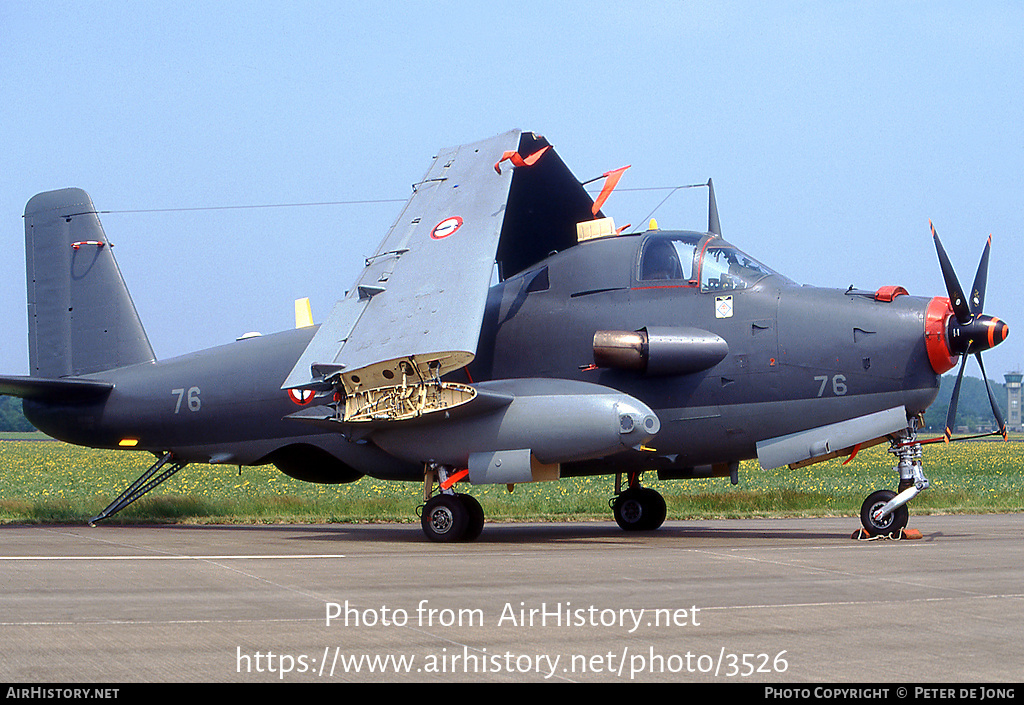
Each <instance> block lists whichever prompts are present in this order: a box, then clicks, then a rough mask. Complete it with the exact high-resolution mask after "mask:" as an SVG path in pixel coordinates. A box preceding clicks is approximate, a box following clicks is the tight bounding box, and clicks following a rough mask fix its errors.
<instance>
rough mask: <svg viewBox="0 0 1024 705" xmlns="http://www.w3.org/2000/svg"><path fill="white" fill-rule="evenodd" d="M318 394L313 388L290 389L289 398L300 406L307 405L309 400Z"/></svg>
mask: <svg viewBox="0 0 1024 705" xmlns="http://www.w3.org/2000/svg"><path fill="white" fill-rule="evenodd" d="M314 396H316V392H314V391H313V390H312V389H289V390H288V398H289V399H291V400H292V401H293V402H294V403H296V404H298V405H299V406H305V405H306V404H308V403H309V402H311V401H313V397H314Z"/></svg>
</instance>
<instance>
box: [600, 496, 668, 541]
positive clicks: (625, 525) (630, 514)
mask: <svg viewBox="0 0 1024 705" xmlns="http://www.w3.org/2000/svg"><path fill="white" fill-rule="evenodd" d="M666 512H667V510H666V507H665V498H664V497H662V496H661V494H659V493H658V492H656V491H655V490H652V489H650V488H647V487H638V488H633V489H628V490H626V491H625V492H623V493H622V494H620V495H619V496H618V497H616V498H615V501H614V502H613V503H612V513H613V514H614V516H615V523H616V524H618V525H619V528H621V529H622V530H623V531H653V530H654V529H657V528H658V527H659V526H661V525H662V523H663V522H664V521H665V514H666Z"/></svg>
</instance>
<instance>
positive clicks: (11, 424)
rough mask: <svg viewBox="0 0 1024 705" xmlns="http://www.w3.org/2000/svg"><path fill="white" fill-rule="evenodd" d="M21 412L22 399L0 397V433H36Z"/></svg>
mask: <svg viewBox="0 0 1024 705" xmlns="http://www.w3.org/2000/svg"><path fill="white" fill-rule="evenodd" d="M34 430H35V428H34V427H33V426H32V424H30V423H29V422H28V419H26V418H25V414H24V413H22V411H21V399H18V398H17V397H0V431H34Z"/></svg>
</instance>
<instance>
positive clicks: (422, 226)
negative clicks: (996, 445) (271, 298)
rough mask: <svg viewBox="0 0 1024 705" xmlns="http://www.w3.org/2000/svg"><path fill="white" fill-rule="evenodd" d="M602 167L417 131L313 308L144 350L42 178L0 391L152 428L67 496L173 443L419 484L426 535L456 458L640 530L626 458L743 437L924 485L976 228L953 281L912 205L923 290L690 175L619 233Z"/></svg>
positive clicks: (544, 147) (79, 227) (148, 478)
mask: <svg viewBox="0 0 1024 705" xmlns="http://www.w3.org/2000/svg"><path fill="white" fill-rule="evenodd" d="M618 173H621V170H618V171H617V172H616V173H615V174H616V176H615V178H617V174H618ZM612 174H613V173H612V172H609V175H608V176H609V177H610V178H609V181H611V176H612ZM609 186H610V183H609V184H607V185H606V189H605V190H604V191H603V192H602V195H601V196H600V197H599V198H598V199H597V201H596V202H595V200H594V199H592V197H591V196H590V195H589V194H588V192H587V191H586V190H585V189H584V187H583V184H581V183H580V181H578V180H577V179H576V178H575V177H574V176H573V175H572V173H571V172H570V171H569V169H568V168H567V167H566V166H565V164H564V163H563V162H562V161H561V159H560V158H559V156H558V155H557V153H556V152H555V151H554V149H552V148H551V146H550V144H548V142H547V141H546V140H545V139H544V138H543V137H540V136H538V135H536V134H533V133H526V132H520V131H518V130H517V131H511V132H508V133H505V134H502V135H498V136H496V137H493V138H490V139H487V140H483V141H481V142H477V143H473V144H468V145H463V146H460V147H457V148H453V149H446V150H443V151H442V152H441V153H440V154H439V155H438V156H437V157H436V158H435V160H434V162H433V164H432V166H431V167H430V169H429V170H428V171H427V173H426V175H425V176H424V177H423V179H422V180H421V181H419V182H418V183H417V184H415V185H414V187H413V195H412V197H411V198H410V199H409V201H408V203H407V204H406V206H405V208H404V209H403V210H402V212H401V214H400V215H399V216H398V219H397V220H396V221H395V223H394V225H393V226H392V227H391V229H390V231H389V232H388V234H387V235H386V237H385V238H384V240H383V242H382V243H381V245H380V246H379V247H378V248H377V250H376V252H375V253H374V254H373V255H371V256H370V257H367V258H366V260H365V268H364V269H363V271H362V273H361V275H360V276H359V278H358V280H357V281H356V282H355V284H354V285H353V286H352V288H351V289H350V290H349V291H348V292H346V293H345V295H344V297H343V298H342V299H341V300H339V301H338V302H337V304H336V305H335V306H334V309H333V310H332V312H331V313H330V315H329V317H328V318H327V319H326V321H325V322H324V323H322V324H321V325H319V326H314V325H311V321H307V323H310V325H303V326H301V327H299V326H297V327H296V328H295V329H293V330H288V331H284V332H281V333H277V334H274V335H266V336H258V337H250V338H243V339H239V340H237V341H235V342H233V343H230V344H228V345H224V346H221V347H216V348H213V349H210V350H205V351H202V352H197V353H194V354H190V355H186V356H183V357H177V358H173V359H170V360H157V359H156V357H155V356H154V354H153V350H152V348H151V346H150V344H149V340H148V338H147V336H146V333H145V331H144V330H143V327H142V323H141V322H140V320H139V316H138V314H137V313H136V310H135V306H134V304H133V303H132V300H131V297H130V296H129V293H128V290H127V288H126V286H125V284H124V281H123V279H122V278H121V273H120V271H119V269H118V267H117V264H116V262H115V261H114V255H113V252H112V250H111V247H110V243H109V242H108V241H107V238H106V235H105V234H104V232H103V229H102V227H101V225H100V222H99V219H98V217H97V213H96V210H95V208H94V206H93V204H92V201H91V199H90V198H89V196H88V195H87V194H86V193H85V192H84V191H81V190H79V189H66V190H61V191H51V192H48V193H41V194H39V195H37V196H35V197H34V198H32V199H31V200H30V201H29V202H28V205H27V206H26V209H25V241H26V251H27V252H26V255H27V273H28V312H29V351H30V365H31V371H30V374H29V375H28V376H3V377H0V393H4V394H10V395H16V396H20V397H22V398H23V400H24V410H25V414H26V415H27V416H28V418H29V419H30V420H31V421H32V423H33V424H35V425H36V427H38V428H39V429H41V430H43V431H45V432H46V433H48V434H50V435H52V436H55V437H57V438H60V439H62V440H65V441H67V442H70V443H76V444H80V445H85V446H91V447H96V448H130V449H137V450H139V449H141V450H147V451H150V452H152V453H154V454H156V456H157V460H156V462H155V463H154V464H153V465H152V466H151V467H150V468H149V469H148V470H147V471H146V472H145V473H143V475H142V476H141V477H140V478H139V479H138V480H137V481H136V482H135V483H133V484H132V486H130V487H129V488H127V489H126V490H125V492H124V493H122V495H121V496H120V497H118V498H117V499H116V500H115V501H114V502H113V503H112V504H111V505H110V506H109V507H108V508H107V509H106V510H104V512H103V513H101V514H100V515H98V516H97V517H94V519H93V521H99V520H101V519H104V518H106V517H109V516H110V515H112V514H114V513H115V512H117V511H120V510H121V509H122V508H124V507H125V506H127V505H128V504H129V503H131V502H132V501H134V500H135V499H136V498H138V497H139V496H141V495H142V494H143V493H145V492H147V491H149V490H150V489H152V488H153V487H155V486H156V485H158V484H159V483H160V482H162V481H163V480H165V479H166V478H167V477H170V476H171V475H173V474H174V473H175V472H177V471H178V470H180V469H181V468H182V467H184V466H185V465H187V464H189V463H224V464H237V465H261V464H267V463H273V464H274V465H276V466H277V467H278V468H279V469H280V470H281V471H282V472H284V473H286V474H288V475H290V476H292V477H295V478H298V479H301V480H305V481H309V482H318V483H342V482H352V481H355V480H358V479H359V478H360V477H362V476H363V475H370V476H372V477H376V478H382V479H386V480H405V481H416V482H421V483H423V485H424V505H423V507H422V509H421V518H422V526H423V530H424V532H425V533H426V535H427V536H428V537H429V538H430V539H432V540H436V541H461V540H472V539H474V538H476V537H477V536H478V535H479V534H480V531H481V530H482V528H483V524H484V516H483V511H482V510H481V508H480V504H479V502H477V501H476V500H475V499H473V497H472V496H471V495H469V494H466V493H462V492H458V491H457V483H459V482H466V481H468V483H469V484H470V485H480V484H503V485H508V486H510V488H511V486H512V485H515V484H518V483H522V482H531V481H541V480H556V479H558V478H564V477H572V476H579V475H593V474H614V475H615V476H616V481H615V497H614V501H613V502H612V509H613V514H614V517H615V519H616V521H617V522H618V524H619V525H620V526H621V527H622V528H623V529H626V530H652V529H656V528H657V527H659V526H660V525H661V523H662V522H663V521H664V519H665V513H666V512H665V502H664V499H663V498H662V497H661V495H660V494H659V493H657V492H655V491H654V490H652V489H650V488H645V487H643V486H642V485H641V476H642V474H643V473H645V472H656V473H657V476H658V477H659V478H663V479H682V478H698V477H731V479H732V481H733V483H736V482H737V475H738V468H739V463H740V461H741V460H744V459H751V458H757V459H758V460H759V462H760V465H761V466H762V467H763V468H766V469H767V468H776V467H782V466H784V465H789V466H791V467H797V466H801V465H804V464H809V463H814V462H819V461H822V460H825V459H829V458H835V457H839V456H851V457H852V456H853V455H855V454H856V452H857V451H858V450H859V449H861V448H865V447H868V446H870V445H874V444H878V443H885V442H888V443H889V445H890V452H891V453H892V454H893V455H894V456H895V458H896V470H897V472H898V475H899V484H898V486H897V489H896V490H895V491H893V490H889V489H882V490H879V491H877V492H874V493H873V494H871V495H870V496H869V497H868V498H867V499H866V500H865V502H864V505H863V509H862V512H861V519H862V523H863V525H864V529H865V531H866V532H867V533H868V534H870V535H873V536H874V535H881V534H890V533H894V532H898V531H900V530H901V529H903V528H904V527H905V526H906V525H907V521H908V510H907V503H908V502H909V501H910V500H911V499H913V498H914V497H915V496H916V495H917V494H918V493H919V492H920V491H922V490H923V489H925V488H927V487H928V480H927V478H926V477H925V474H924V471H923V469H922V463H921V457H922V444H924V443H927V442H928V440H920V439H919V438H918V430H919V429H920V427H921V415H922V413H923V412H924V410H925V408H926V407H928V405H929V404H931V403H932V402H933V401H934V400H935V397H936V395H937V392H938V387H939V376H940V375H941V373H943V372H945V371H947V370H949V369H951V368H952V367H953V366H955V364H956V361H957V359H958V358H962V359H963V363H962V364H961V367H960V376H958V379H957V389H956V391H955V392H954V394H953V399H952V402H951V404H950V408H949V412H948V419H947V431H946V434H945V437H944V438H942V439H941V440H947V439H948V438H949V429H951V428H952V427H953V420H954V418H955V414H956V400H957V397H958V392H959V380H960V377H961V376H962V375H963V369H964V364H965V363H966V360H967V357H968V356H969V355H974V356H975V357H976V359H977V360H978V363H979V365H980V364H981V352H982V351H983V350H986V349H988V348H990V347H992V346H994V345H996V344H998V343H999V342H1001V341H1002V340H1003V339H1004V338H1005V337H1006V335H1007V330H1008V329H1007V326H1006V324H1005V323H1003V322H1002V321H1000V320H998V319H996V318H994V317H991V316H987V315H985V314H983V313H982V309H983V302H984V296H985V281H986V277H987V268H988V255H989V247H990V244H986V246H985V249H984V254H983V256H982V260H981V265H980V266H979V268H978V273H977V277H976V279H975V281H974V286H973V288H972V290H971V297H970V298H969V299H968V298H967V297H965V296H964V293H963V291H962V289H961V288H960V285H959V283H958V280H957V277H956V275H955V274H954V272H953V268H952V266H951V265H950V263H949V260H948V258H947V257H946V254H945V252H944V251H943V249H942V245H941V243H940V242H939V238H938V235H936V234H934V229H933V237H934V241H935V246H936V249H937V252H938V256H939V262H940V267H941V271H942V275H943V278H944V280H945V284H946V289H947V292H948V294H949V297H948V298H920V297H913V296H910V295H908V294H907V292H906V291H905V290H903V289H902V288H900V287H883V288H881V289H879V290H877V291H860V290H855V289H852V288H851V289H849V290H846V291H843V290H832V289H820V288H811V287H801V286H798V285H796V284H794V283H793V282H792V281H790V280H789V279H787V278H786V277H784V276H782V275H781V274H778V273H776V272H774V271H773V270H771V269H769V268H768V267H767V266H765V265H764V264H762V263H761V262H759V261H758V260H756V259H754V258H753V257H751V256H750V255H748V254H746V253H745V252H743V251H741V250H739V249H738V248H736V247H734V246H733V245H731V244H729V243H728V242H726V241H725V240H724V239H723V238H722V235H721V227H720V224H719V217H718V209H717V206H716V204H715V198H714V189H713V185H712V183H711V181H708V183H707V186H708V189H709V194H710V195H709V217H708V229H707V232H684V231H667V230H660V229H658V228H657V227H656V225H654V224H653V222H652V226H651V227H650V228H649V229H648V230H646V231H645V232H642V233H631V234H622V233H620V232H619V231H618V230H617V229H616V228H615V226H614V224H613V222H612V221H611V219H610V218H606V217H605V216H604V214H603V213H602V212H601V210H600V208H601V205H602V203H603V201H604V199H605V198H606V197H607V192H608V187H609ZM990 241H991V238H990ZM982 373H983V376H984V367H982ZM986 383H987V380H986ZM989 396H990V398H991V400H992V409H993V413H994V414H995V416H996V419H997V423H998V425H999V427H1000V431H1001V432H1002V433H1003V434H1004V435H1005V424H1004V423H1003V421H1002V417H1001V415H1000V413H999V409H998V407H997V405H996V403H995V401H994V398H993V397H992V391H991V389H990V390H989ZM929 440H935V439H929ZM463 486H464V485H463Z"/></svg>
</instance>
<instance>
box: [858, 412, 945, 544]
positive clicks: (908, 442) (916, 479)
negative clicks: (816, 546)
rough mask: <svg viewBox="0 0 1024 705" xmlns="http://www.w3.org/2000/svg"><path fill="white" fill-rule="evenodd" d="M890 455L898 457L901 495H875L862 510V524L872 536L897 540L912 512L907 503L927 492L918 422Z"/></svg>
mask: <svg viewBox="0 0 1024 705" xmlns="http://www.w3.org/2000/svg"><path fill="white" fill-rule="evenodd" d="M889 452H890V453H892V454H893V455H895V456H896V458H897V459H898V460H897V464H896V470H897V471H898V472H899V474H900V484H899V492H898V493H897V492H893V491H892V490H878V491H877V492H872V493H871V494H870V495H869V496H868V498H867V499H866V500H864V504H863V505H861V508H860V521H861V524H862V525H863V527H864V531H866V532H867V534H868V535H869V536H872V537H873V536H898V535H899V533H900V532H901V531H902V530H903V529H905V528H907V522H908V521H909V520H910V511H909V510H908V509H907V502H909V501H910V500H912V499H913V498H914V497H916V496H917V495H918V494H920V493H921V491H922V490H926V489H928V478H927V477H925V476H924V470H923V469H922V467H921V443H920V442H919V441H918V440H917V419H913V420H912V421H911V424H910V426H908V427H907V429H906V430H905V431H903V432H902V433H901V434H900V435H899V436H897V437H896V438H894V439H892V440H891V441H890V445H889Z"/></svg>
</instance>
